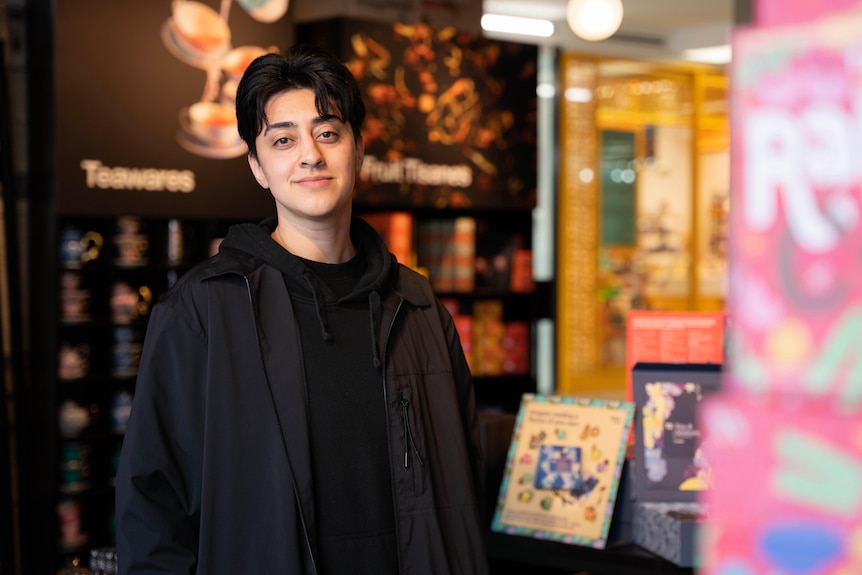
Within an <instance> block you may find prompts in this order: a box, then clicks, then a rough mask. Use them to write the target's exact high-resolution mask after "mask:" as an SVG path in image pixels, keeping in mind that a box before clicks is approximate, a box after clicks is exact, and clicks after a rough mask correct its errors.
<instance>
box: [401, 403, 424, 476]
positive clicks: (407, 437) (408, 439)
mask: <svg viewBox="0 0 862 575" xmlns="http://www.w3.org/2000/svg"><path fill="white" fill-rule="evenodd" d="M400 399H401V411H403V412H404V469H407V468H408V467H410V449H409V448H410V447H412V448H413V453H414V454H415V455H416V461H418V462H419V465H420V466H421V467H425V464H424V463H422V456H421V455H419V450H418V449H416V442H415V441H414V440H413V429H412V427H411V425H410V400H409V399H407V396H406V395H404V392H401V398H400Z"/></svg>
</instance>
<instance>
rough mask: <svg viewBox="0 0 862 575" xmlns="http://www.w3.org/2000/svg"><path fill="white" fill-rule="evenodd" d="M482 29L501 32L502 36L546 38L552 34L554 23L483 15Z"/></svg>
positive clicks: (498, 15)
mask: <svg viewBox="0 0 862 575" xmlns="http://www.w3.org/2000/svg"><path fill="white" fill-rule="evenodd" d="M482 29H483V30H485V31H486V32H502V33H503V34H521V35H524V36H539V37H542V38H548V37H550V36H551V35H553V33H554V23H553V22H551V21H550V20H541V19H538V18H521V17H518V16H502V15H500V14H485V15H484V16H482Z"/></svg>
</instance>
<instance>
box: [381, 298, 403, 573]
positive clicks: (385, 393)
mask: <svg viewBox="0 0 862 575" xmlns="http://www.w3.org/2000/svg"><path fill="white" fill-rule="evenodd" d="M403 304H404V298H400V299H399V300H398V305H397V306H395V312H394V313H393V314H392V320H391V321H390V322H389V329H388V330H387V331H386V337H385V338H384V340H383V357H382V358H381V367H380V371H381V373H382V374H383V375H382V378H383V405H384V406H385V408H386V439H387V442H388V444H389V445H390V446H391V445H392V432H391V431H390V429H389V392H388V391H387V390H386V352H387V351H389V334H391V333H392V328H393V327H394V326H395V318H397V317H398V312H400V311H401V306H402V305H403ZM389 459H390V462H389V465H390V466H392V463H393V462H392V450H391V448H390V450H389ZM393 469H394V467H393ZM392 482H393V483H392V489H391V491H392V508H393V509H394V510H395V554H396V556H397V561H398V572H399V573H401V569H402V565H404V559H403V557H402V552H401V536H400V533H399V531H398V498H397V497H395V477H392Z"/></svg>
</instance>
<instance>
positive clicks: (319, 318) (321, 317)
mask: <svg viewBox="0 0 862 575" xmlns="http://www.w3.org/2000/svg"><path fill="white" fill-rule="evenodd" d="M302 277H303V279H305V282H306V283H307V284H308V287H309V289H310V290H311V295H312V297H314V309H315V310H317V321H319V322H320V331H321V332H322V333H323V341H326V342H330V341H332V334H331V333H329V327H328V326H327V325H326V316H325V314H324V312H323V305H322V304H321V303H320V298H319V297H318V296H317V286H316V285H315V284H314V280H313V279H312V278H311V272H310V271H309V270H305V271H304V272H302Z"/></svg>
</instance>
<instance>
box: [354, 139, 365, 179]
mask: <svg viewBox="0 0 862 575" xmlns="http://www.w3.org/2000/svg"><path fill="white" fill-rule="evenodd" d="M364 159H365V138H363V137H362V136H360V137H359V140H357V141H356V172H357V173H359V171H360V170H361V169H362V161H363V160H364Z"/></svg>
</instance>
